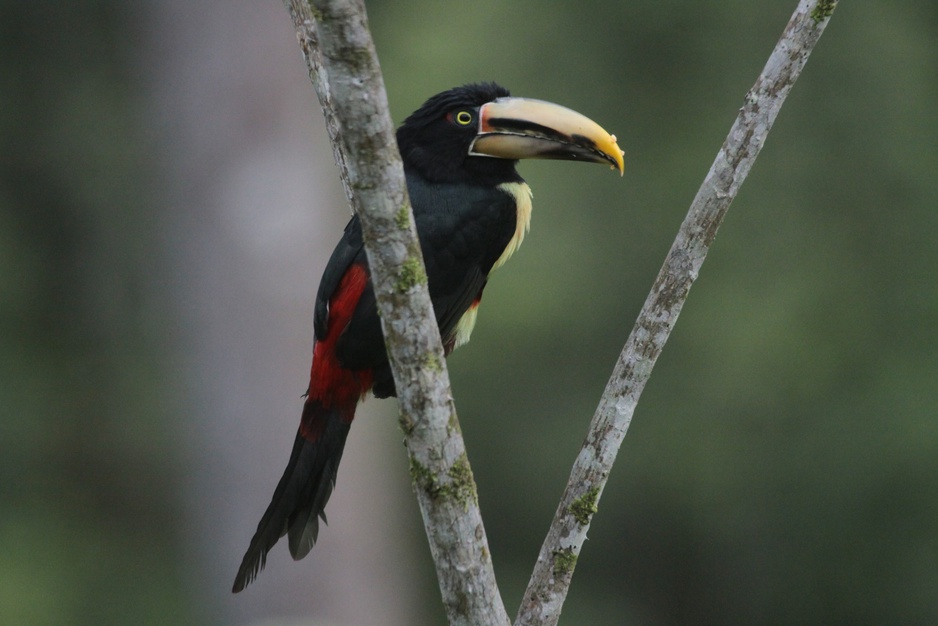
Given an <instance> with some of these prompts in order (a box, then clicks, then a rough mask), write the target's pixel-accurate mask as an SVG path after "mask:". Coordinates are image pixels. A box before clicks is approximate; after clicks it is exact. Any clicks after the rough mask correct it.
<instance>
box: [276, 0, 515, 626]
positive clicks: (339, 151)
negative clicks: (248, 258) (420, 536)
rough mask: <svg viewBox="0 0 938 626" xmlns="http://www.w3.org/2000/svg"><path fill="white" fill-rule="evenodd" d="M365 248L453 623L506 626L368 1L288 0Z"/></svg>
mask: <svg viewBox="0 0 938 626" xmlns="http://www.w3.org/2000/svg"><path fill="white" fill-rule="evenodd" d="M284 4H286V6H287V8H288V9H289V10H290V14H291V15H292V16H293V21H294V24H295V26H296V29H297V38H298V40H299V42H300V45H301V46H302V48H303V55H304V57H305V58H306V62H307V66H308V68H309V73H310V78H311V80H312V82H313V85H314V86H315V88H316V93H317V94H318V96H319V101H320V104H321V105H322V109H323V113H324V114H325V117H326V121H327V128H328V130H329V135H330V137H331V139H332V143H333V150H334V152H335V157H336V163H337V164H338V165H339V169H340V173H341V176H342V181H343V184H344V185H345V190H346V194H347V195H348V197H349V201H350V203H351V205H352V208H353V210H354V211H355V212H356V213H357V214H358V215H359V216H360V217H361V222H362V232H363V235H364V240H365V249H366V251H367V253H368V263H369V266H370V269H371V276H372V281H373V283H374V286H375V292H376V295H377V300H378V308H379V311H380V314H381V324H382V328H383V329H384V335H385V342H386V344H387V347H388V354H389V357H390V361H391V369H392V370H393V372H394V380H395V383H396V386H397V394H398V398H399V400H400V411H401V418H400V419H401V427H402V430H403V431H404V435H405V443H406V445H407V449H408V452H409V455H410V464H411V470H412V476H413V479H414V485H415V490H416V492H417V498H418V501H419V503H420V510H421V512H422V514H423V519H424V525H425V526H426V529H427V536H428V538H429V541H430V549H431V552H432V554H433V560H434V563H435V564H436V568H437V576H438V578H439V582H440V589H441V592H442V595H443V602H444V605H445V607H446V612H447V615H448V618H449V622H450V624H454V625H456V624H465V625H469V624H493V625H498V624H505V625H507V624H509V619H508V614H507V613H506V611H505V608H504V605H503V604H502V599H501V596H500V595H499V593H498V587H497V585H496V583H495V574H494V570H493V568H492V560H491V557H490V556H489V550H488V542H487V539H486V536H485V529H484V528H483V526H482V516H481V514H480V512H479V506H478V498H477V495H476V486H475V481H474V480H473V477H472V470H471V469H470V467H469V461H468V458H467V456H466V449H465V444H464V442H463V438H462V434H461V431H460V428H459V422H458V421H457V418H456V409H455V407H454V405H453V400H452V393H451V391H450V385H449V375H448V374H447V370H446V360H445V359H444V356H443V347H442V343H441V340H440V333H439V329H438V327H437V324H436V321H435V317H434V316H433V310H432V307H431V304H430V295H429V292H428V290H427V284H426V283H427V280H426V271H425V269H424V265H423V257H422V255H421V253H420V247H419V244H418V240H417V235H416V230H415V228H414V220H413V213H412V212H411V209H410V202H409V201H408V199H407V188H406V184H405V182H404V173H403V168H402V165H401V159H400V155H399V153H398V150H397V143H396V142H395V139H394V132H393V126H392V123H391V119H390V115H389V113H388V106H387V94H386V92H385V89H384V82H383V79H382V76H381V70H380V67H379V65H378V59H377V55H376V54H375V49H374V44H373V42H372V39H371V33H370V32H369V30H368V23H367V16H366V14H365V7H364V3H363V2H362V0H313V1H312V2H305V1H303V0H284Z"/></svg>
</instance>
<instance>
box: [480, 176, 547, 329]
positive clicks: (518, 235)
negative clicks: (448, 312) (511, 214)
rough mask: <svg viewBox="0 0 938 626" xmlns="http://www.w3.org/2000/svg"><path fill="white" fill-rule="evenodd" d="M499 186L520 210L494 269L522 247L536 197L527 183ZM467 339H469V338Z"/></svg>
mask: <svg viewBox="0 0 938 626" xmlns="http://www.w3.org/2000/svg"><path fill="white" fill-rule="evenodd" d="M498 188H499V189H501V190H502V191H504V192H505V193H507V194H509V195H511V196H512V197H513V198H514V199H515V206H516V207H517V210H518V222H517V224H516V225H515V234H514V235H512V237H511V241H509V242H508V245H507V246H505V251H504V252H502V255H501V256H500V257H498V260H497V261H495V265H494V266H493V267H492V269H493V270H494V269H496V268H499V267H501V266H502V265H504V264H505V261H507V260H508V259H510V258H511V255H512V254H514V253H515V250H517V249H518V248H520V247H521V242H522V241H524V235H525V234H526V233H527V232H528V230H530V228H531V199H532V198H533V197H534V193H533V192H532V191H531V188H530V187H529V186H528V184H527V183H502V184H501V185H499V186H498ZM470 330H471V329H470ZM466 341H468V338H467V339H466Z"/></svg>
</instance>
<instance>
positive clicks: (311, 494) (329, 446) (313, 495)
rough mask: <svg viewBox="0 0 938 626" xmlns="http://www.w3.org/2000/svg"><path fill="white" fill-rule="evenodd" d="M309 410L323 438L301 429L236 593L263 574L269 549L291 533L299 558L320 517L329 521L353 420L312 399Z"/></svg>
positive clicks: (243, 565)
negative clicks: (327, 512)
mask: <svg viewBox="0 0 938 626" xmlns="http://www.w3.org/2000/svg"><path fill="white" fill-rule="evenodd" d="M304 408H305V410H304V421H305V418H307V417H309V415H308V412H310V411H312V412H313V413H314V415H313V416H312V418H313V419H314V420H315V421H319V420H322V422H320V423H321V424H322V428H321V430H319V429H317V430H318V433H317V434H318V435H319V436H318V437H317V438H316V439H315V441H310V440H309V439H307V438H306V437H305V436H304V429H303V428H302V427H301V428H300V432H298V433H297V435H296V439H295V440H294V443H293V452H292V453H291V454H290V462H289V463H288V464H287V468H286V470H284V472H283V476H282V477H281V478H280V482H279V483H278V484H277V488H276V490H275V491H274V495H273V498H272V499H271V502H270V504H269V505H268V507H267V510H266V511H265V512H264V516H263V517H262V518H261V521H260V523H258V525H257V531H256V532H255V533H254V537H253V538H252V539H251V544H250V546H249V547H248V549H247V552H246V553H245V554H244V559H242V561H241V567H240V568H238V575H237V576H236V577H235V581H234V585H233V587H232V589H231V590H232V591H233V592H234V593H238V592H239V591H241V590H242V589H244V588H245V587H246V586H247V585H248V584H250V583H251V582H252V581H253V580H254V579H255V578H256V577H257V575H258V574H259V573H260V571H261V570H262V569H264V566H265V565H266V563H267V553H268V552H269V551H270V549H271V548H273V546H274V544H276V543H277V541H278V540H279V539H280V538H281V537H283V536H284V535H286V534H287V533H288V532H289V535H290V537H289V544H290V554H291V555H292V556H293V558H294V559H296V560H299V559H302V558H303V557H304V556H306V555H307V554H308V553H309V551H310V550H311V549H312V547H313V545H314V544H315V543H316V539H317V537H318V535H319V518H320V517H321V518H322V519H323V521H326V516H325V513H324V509H325V507H326V503H327V502H328V501H329V496H331V495H332V490H333V488H334V486H335V479H336V474H337V472H338V469H339V461H340V460H341V458H342V451H343V450H344V448H345V440H346V437H347V436H348V431H349V426H350V425H351V420H350V419H342V418H343V416H342V412H341V411H339V410H337V409H325V408H323V407H322V406H321V405H320V404H319V403H318V402H315V401H308V403H307V406H306V407H304ZM307 423H308V422H307Z"/></svg>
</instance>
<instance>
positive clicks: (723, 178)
mask: <svg viewBox="0 0 938 626" xmlns="http://www.w3.org/2000/svg"><path fill="white" fill-rule="evenodd" d="M835 5H836V0H833V1H831V0H821V1H818V0H802V1H801V2H800V3H799V4H798V7H797V9H796V10H795V13H794V15H793V16H792V18H791V20H790V21H789V23H788V26H786V28H785V30H784V32H783V33H782V36H781V39H779V41H778V44H776V46H775V49H774V50H773V51H772V54H771V55H770V56H769V60H768V62H767V63H766V65H765V68H764V69H763V70H762V74H761V75H760V76H759V78H758V80H757V81H756V83H755V85H753V87H752V89H750V90H749V92H748V93H747V94H746V97H745V100H744V102H743V105H742V107H741V108H740V109H739V115H738V116H737V118H736V121H735V123H734V124H733V126H732V128H731V129H730V132H729V135H727V137H726V140H725V141H724V143H723V146H722V147H721V148H720V151H719V153H717V156H716V159H714V161H713V165H712V166H711V167H710V171H709V173H708V174H707V176H706V178H705V179H704V181H703V184H702V185H701V186H700V189H699V190H698V192H697V196H696V197H695V198H694V201H693V203H692V204H691V206H690V210H689V211H688V213H687V217H686V218H685V219H684V222H683V224H681V228H680V230H679V231H678V234H677V237H676V239H675V240H674V243H673V245H672V246H671V250H670V251H669V252H668V255H667V257H666V258H665V261H664V265H663V266H662V268H661V270H660V272H659V273H658V277H657V278H656V279H655V282H654V285H653V286H652V289H651V292H650V293H649V295H648V298H647V299H646V300H645V304H644V306H643V307H642V310H641V312H640V313H639V316H638V320H637V321H636V322H635V327H634V329H633V330H632V333H631V335H630V336H629V338H628V340H627V341H626V344H625V347H624V348H623V350H622V353H621V354H620V356H619V360H618V362H617V363H616V366H615V369H614V370H613V373H612V376H611V377H610V379H609V382H608V383H607V385H606V389H605V391H604V392H603V395H602V398H601V399H600V402H599V406H598V408H597V409H596V413H595V415H594V416H593V420H592V422H591V424H590V427H589V431H588V433H587V435H586V440H585V441H584V443H583V447H582V449H581V450H580V453H579V455H578V456H577V459H576V461H575V463H574V466H573V470H572V471H571V473H570V479H569V481H568V483H567V487H566V489H565V491H564V494H563V497H562V498H561V501H560V505H559V506H558V508H557V512H556V514H555V517H554V521H553V523H552V524H551V527H550V530H549V532H548V534H547V538H546V539H545V540H544V543H543V545H542V547H541V551H540V554H539V555H538V559H537V563H536V564H535V567H534V572H533V574H532V576H531V580H530V582H529V583H528V588H527V590H526V591H525V594H524V599H523V601H522V604H521V608H520V610H519V613H518V617H517V619H516V621H515V626H535V625H537V626H548V625H553V624H556V623H557V620H558V619H559V618H560V611H561V608H562V606H563V602H564V600H565V599H566V595H567V590H568V589H569V587H570V580H571V577H572V575H573V570H574V567H575V566H576V561H577V558H578V557H579V555H580V550H581V549H582V547H583V542H584V541H585V540H586V533H587V531H588V530H589V526H590V521H591V519H592V515H593V513H595V512H596V510H597V505H598V503H599V498H600V496H601V495H602V492H603V488H604V487H605V485H606V480H607V479H608V478H609V472H610V471H611V469H612V464H613V462H614V461H615V458H616V454H617V453H618V451H619V447H620V445H621V444H622V440H623V438H624V437H625V434H626V432H627V431H628V428H629V424H630V423H631V421H632V415H633V414H634V412H635V407H636V405H637V404H638V400H639V397H640V396H641V393H642V390H643V389H644V388H645V383H646V382H647V381H648V378H649V376H651V371H652V368H653V367H654V365H655V361H656V360H657V359H658V355H660V354H661V351H662V349H663V348H664V344H665V342H667V340H668V336H669V335H670V333H671V330H672V329H673V328H674V324H675V323H676V322H677V318H678V315H679V314H680V312H681V308H682V307H683V306H684V301H685V300H686V299H687V295H688V292H689V291H690V288H691V285H692V284H693V283H694V281H695V280H696V279H697V275H698V272H699V271H700V267H701V265H702V264H703V262H704V259H705V258H706V255H707V252H708V250H709V249H710V245H711V244H712V243H713V239H714V237H716V233H717V229H719V227H720V224H721V223H722V222H723V218H724V217H725V215H726V211H727V209H728V208H729V205H730V203H731V202H732V201H733V198H735V197H736V194H737V192H738V191H739V188H740V186H741V185H742V183H743V181H744V180H745V178H746V176H747V174H748V173H749V170H750V168H751V167H752V164H753V163H754V162H755V160H756V157H757V156H758V155H759V151H760V150H761V149H762V146H763V145H764V144H765V139H766V137H767V136H768V133H769V130H771V128H772V124H773V123H774V121H775V118H776V116H777V115H778V112H779V110H780V109H781V107H782V104H783V103H784V101H785V98H786V96H787V95H788V92H789V91H790V90H791V87H792V85H794V83H795V80H797V78H798V76H799V75H800V73H801V70H802V69H803V68H804V65H805V63H806V62H807V60H808V56H809V55H810V54H811V51H812V50H813V49H814V46H815V44H816V43H817V41H818V39H819V38H820V36H821V34H822V33H823V32H824V28H825V27H826V26H827V23H828V21H829V18H830V16H831V14H832V12H833V10H834V7H835Z"/></svg>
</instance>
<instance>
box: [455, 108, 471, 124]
mask: <svg viewBox="0 0 938 626" xmlns="http://www.w3.org/2000/svg"><path fill="white" fill-rule="evenodd" d="M455 119H456V123H457V124H459V125H460V126H468V125H469V124H471V123H472V113H470V112H469V111H460V112H459V113H457V114H456V116H455Z"/></svg>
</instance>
